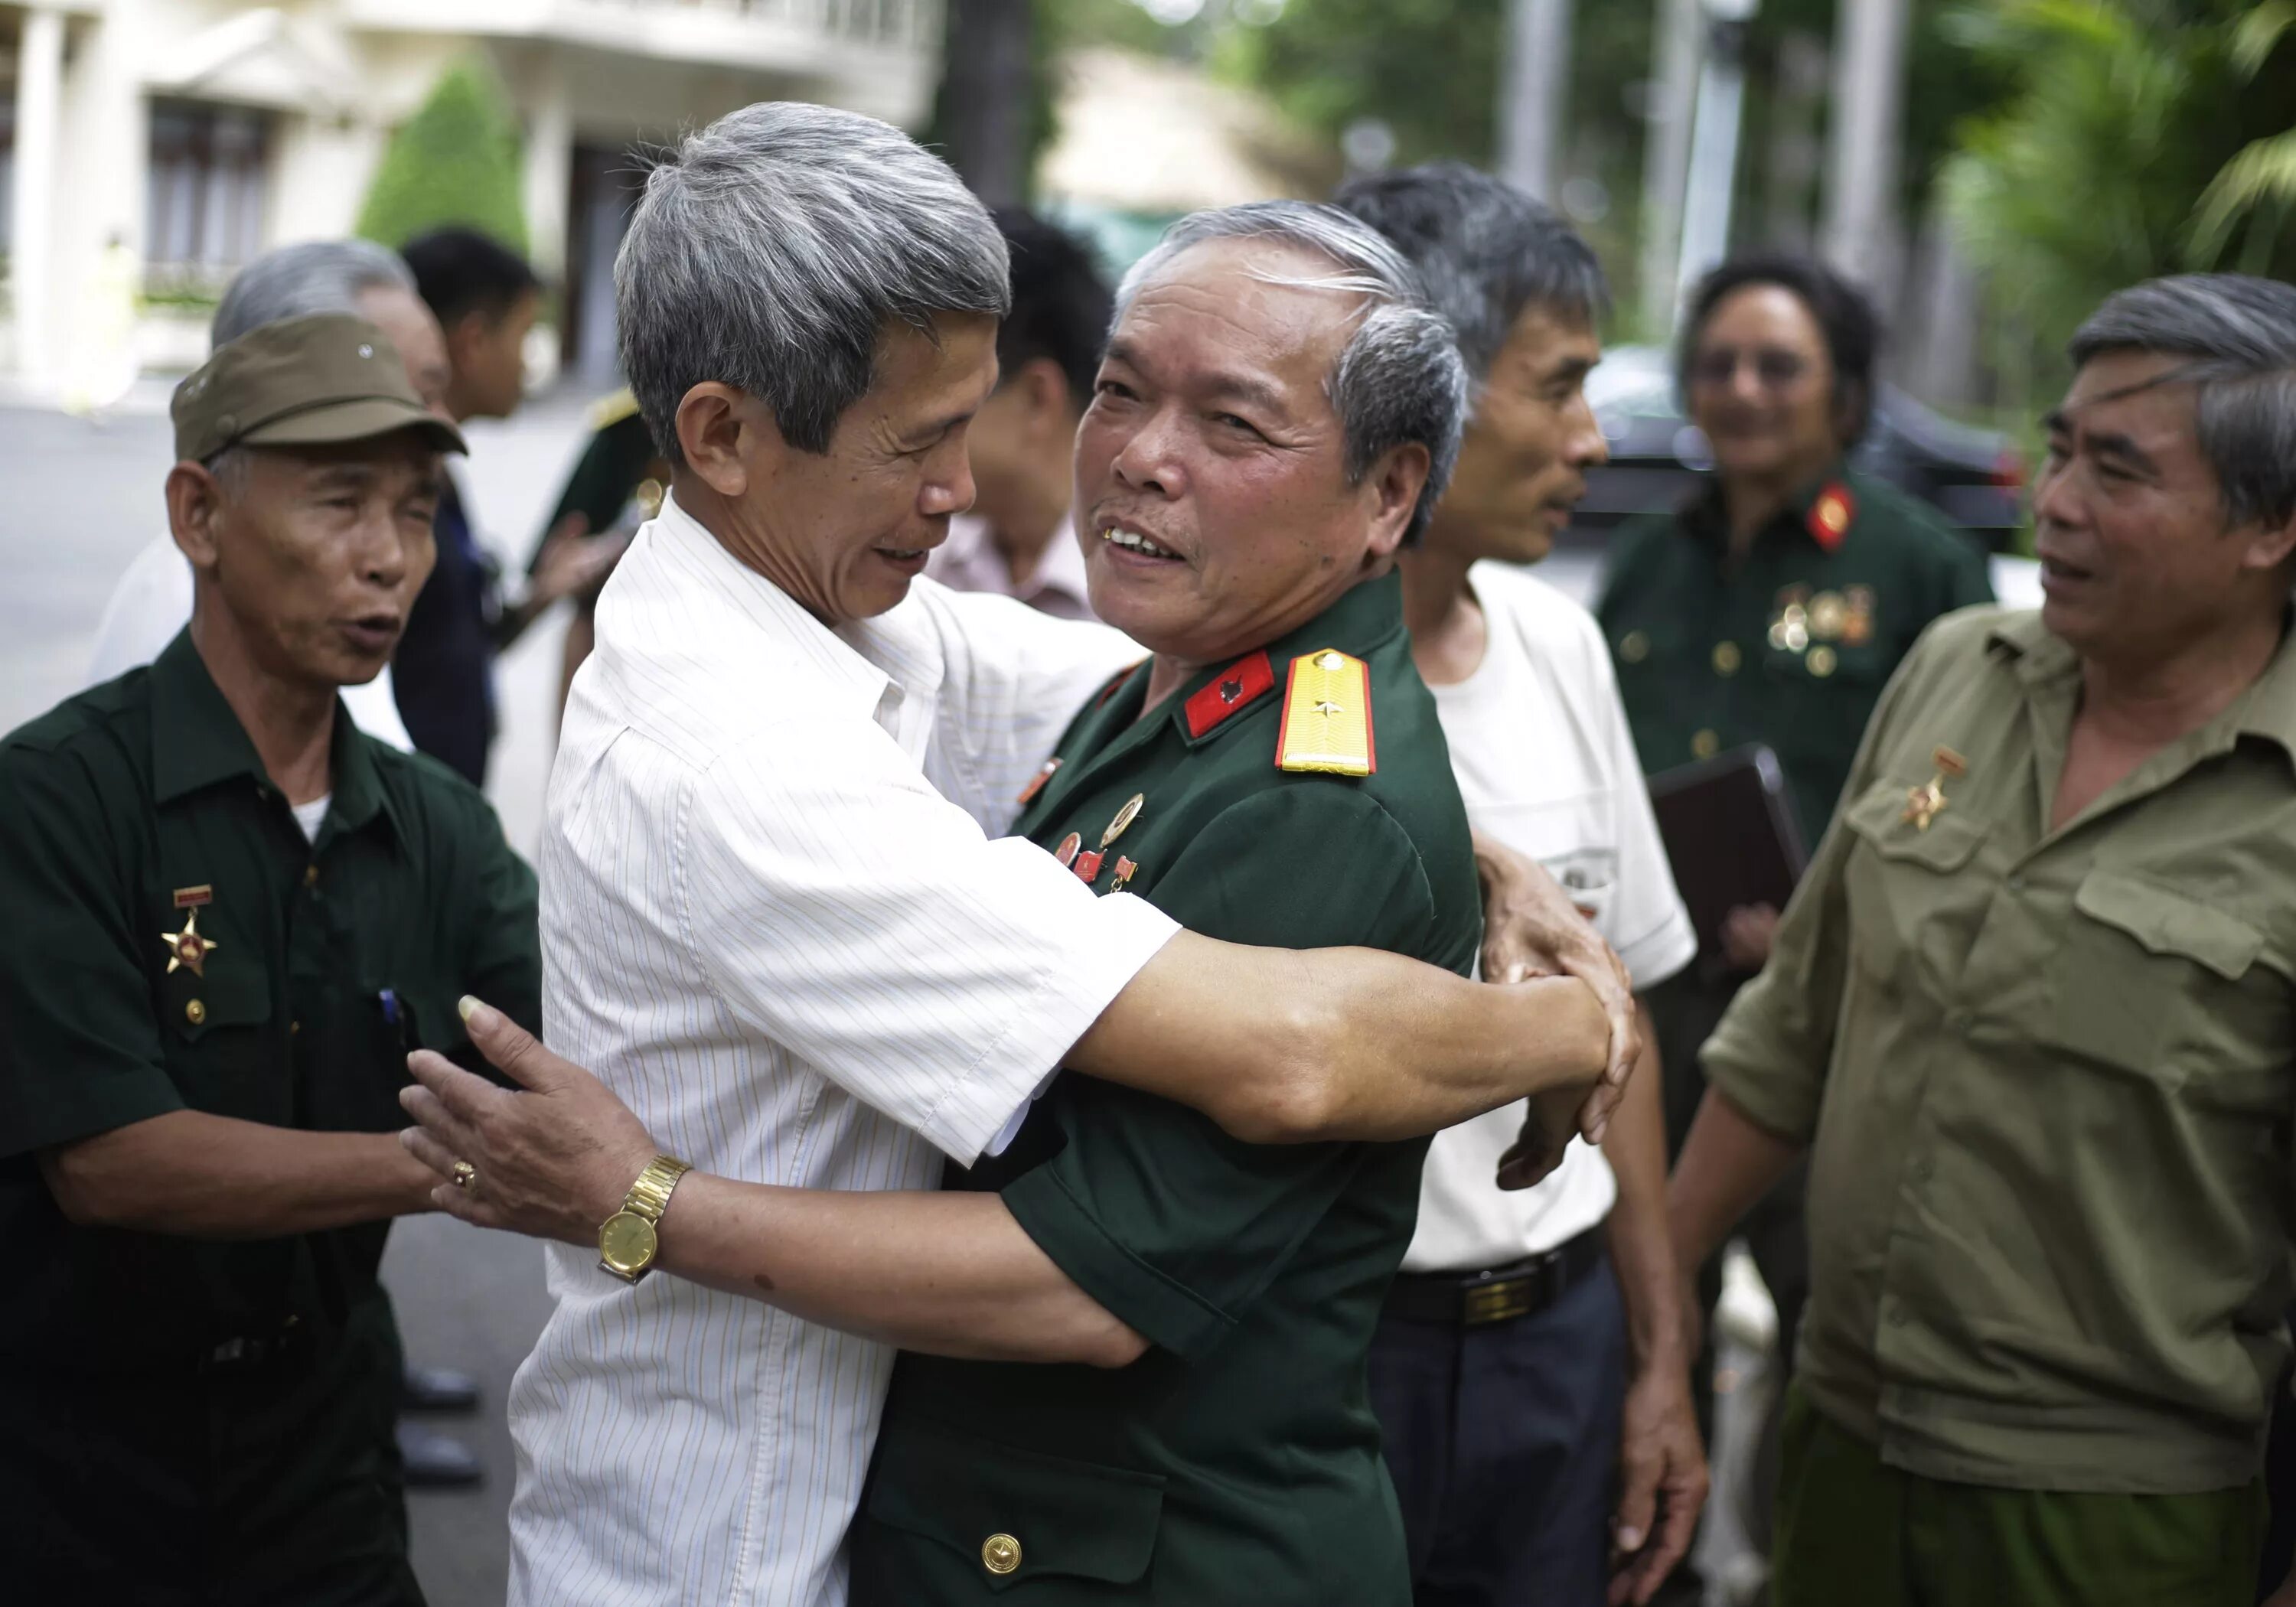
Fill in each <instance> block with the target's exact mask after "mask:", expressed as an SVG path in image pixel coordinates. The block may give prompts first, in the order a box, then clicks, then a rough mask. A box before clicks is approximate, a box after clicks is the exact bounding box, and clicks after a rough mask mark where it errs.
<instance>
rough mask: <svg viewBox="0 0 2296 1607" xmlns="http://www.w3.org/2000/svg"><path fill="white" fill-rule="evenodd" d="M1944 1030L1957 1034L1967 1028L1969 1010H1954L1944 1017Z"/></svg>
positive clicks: (1965, 1030)
mask: <svg viewBox="0 0 2296 1607" xmlns="http://www.w3.org/2000/svg"><path fill="white" fill-rule="evenodd" d="M1945 1025H1946V1030H1947V1031H1948V1032H1951V1033H1954V1034H1955V1035H1956V1036H1958V1035H1960V1034H1962V1033H1964V1032H1967V1031H1968V1030H1969V1012H1968V1011H1966V1010H1956V1011H1953V1012H1951V1013H1948V1015H1947V1016H1946V1018H1945Z"/></svg>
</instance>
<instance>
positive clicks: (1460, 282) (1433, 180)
mask: <svg viewBox="0 0 2296 1607" xmlns="http://www.w3.org/2000/svg"><path fill="white" fill-rule="evenodd" d="M1332 202H1333V205H1334V206H1337V207H1341V208H1343V209H1346V210H1347V211H1349V212H1351V213H1353V214H1354V215H1355V216H1356V217H1360V218H1362V219H1363V220H1364V221H1365V223H1367V224H1369V225H1371V226H1372V227H1373V228H1374V229H1377V230H1378V231H1379V232H1380V233H1381V234H1383V235H1385V236H1386V237H1387V239H1388V240H1389V242H1390V243H1392V244H1393V245H1394V246H1395V248H1396V249H1397V250H1399V251H1401V252H1402V253H1403V254H1404V255H1405V256H1406V257H1407V258H1410V259H1411V263H1412V266H1415V267H1416V268H1417V269H1418V270H1419V277H1420V280H1421V282H1422V283H1424V284H1425V285H1426V287H1427V294H1428V297H1429V299H1431V301H1433V302H1434V304H1435V310H1436V311H1438V312H1439V313H1441V314H1442V315H1443V316H1445V317H1446V318H1447V319H1449V320H1450V321H1451V327H1452V328H1453V329H1454V330H1456V331H1457V332H1458V336H1459V355H1460V356H1461V357H1464V358H1465V359H1466V360H1467V372H1468V373H1470V374H1471V375H1472V376H1473V377H1474V379H1475V380H1476V381H1478V382H1480V381H1483V380H1485V379H1488V378H1489V377H1490V372H1491V365H1492V363H1494V362H1495V361H1497V358H1498V355H1499V348H1501V347H1503V346H1505V344H1506V339H1507V332H1508V331H1510V330H1512V329H1513V327H1514V321H1515V320H1516V319H1517V318H1519V317H1521V316H1522V312H1523V309H1524V308H1525V307H1539V308H1541V309H1542V310H1544V311H1546V312H1549V313H1552V314H1554V315H1555V316H1557V317H1559V318H1562V319H1566V320H1570V321H1573V322H1577V323H1583V324H1590V325H1591V324H1595V323H1596V322H1597V321H1598V320H1600V318H1601V317H1602V316H1603V313H1604V312H1606V311H1608V310H1609V307H1610V287H1609V285H1608V284H1607V283H1605V282H1604V280H1603V265H1602V263H1601V262H1600V261H1599V260H1598V259H1597V258H1595V250H1594V248H1593V247H1592V246H1589V245H1588V244H1587V242H1585V241H1584V240H1582V239H1580V238H1579V234H1578V232H1577V231H1576V230H1574V229H1572V228H1571V226H1570V225H1569V224H1567V223H1565V222H1563V221H1562V218H1561V217H1559V216H1557V215H1556V214H1555V212H1554V209H1551V208H1549V207H1547V206H1546V205H1544V204H1542V203H1541V202H1539V201H1536V200H1534V199H1533V198H1532V197H1531V196H1530V194H1529V193H1528V192H1527V191H1524V190H1521V189H1519V188H1517V187H1516V186H1515V185H1513V184H1508V183H1507V182H1506V181H1505V179H1502V178H1494V177H1493V176H1491V175H1489V174H1488V173H1483V172H1480V171H1478V170H1477V169H1475V168H1470V167H1469V166H1467V164H1466V163H1464V162H1456V161H1443V162H1428V163H1426V164H1425V165H1423V166H1422V167H1417V168H1398V169H1397V170H1395V171H1393V172H1389V173H1374V174H1368V175H1366V176H1364V177H1361V178H1357V179H1354V180H1352V181H1350V182H1349V183H1348V184H1344V185H1342V186H1341V189H1340V191H1339V193H1337V194H1335V195H1333V197H1332Z"/></svg>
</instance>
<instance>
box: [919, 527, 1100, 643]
mask: <svg viewBox="0 0 2296 1607" xmlns="http://www.w3.org/2000/svg"><path fill="white" fill-rule="evenodd" d="M925 573H926V574H928V575H930V576H931V577H932V578H934V579H935V580H938V581H939V582H940V583H941V584H942V585H943V586H947V587H948V588H949V589H950V590H952V591H959V592H995V593H996V594H998V595H1000V596H1005V597H1011V598H1013V600H1014V601H1016V602H1020V603H1027V604H1028V605H1029V607H1030V608H1033V609H1035V610H1036V611H1037V612H1038V613H1043V614H1050V615H1052V616H1053V617H1054V619H1094V618H1095V617H1096V616H1095V614H1094V613H1093V611H1092V603H1091V602H1090V601H1089V600H1088V599H1087V594H1086V589H1085V578H1084V549H1083V548H1081V547H1079V546H1078V545H1077V537H1076V526H1075V524H1074V523H1073V522H1072V521H1069V520H1066V519H1063V520H1062V521H1061V528H1060V529H1057V530H1054V532H1053V538H1052V540H1050V541H1049V542H1047V543H1046V544H1045V555H1044V556H1043V557H1042V558H1041V559H1039V560H1037V572H1036V573H1035V574H1033V575H1031V576H1029V578H1027V579H1026V580H1024V581H1022V582H1021V584H1020V585H1018V586H1015V585H1014V584H1013V571H1012V570H1011V569H1010V568H1009V567H1008V566H1007V565H1006V564H1005V554H1003V553H1000V552H998V551H997V550H996V542H995V541H994V540H992V539H991V538H990V537H989V534H988V521H987V520H985V519H981V518H979V517H977V516H975V515H973V514H969V513H960V514H958V515H957V516H956V517H955V518H954V519H952V520H950V521H948V539H947V541H944V542H943V543H941V545H939V547H937V548H935V549H934V551H933V554H932V556H931V557H930V558H928V559H926V560H925Z"/></svg>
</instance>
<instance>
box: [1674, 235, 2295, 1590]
mask: <svg viewBox="0 0 2296 1607" xmlns="http://www.w3.org/2000/svg"><path fill="white" fill-rule="evenodd" d="M2072 357H2073V361H2074V363H2075V365H2076V367H2077V369H2078V373H2076V375H2075V378H2074V381H2073V383H2072V386H2071V390H2070V391H2069V392H2068V394H2067V396H2066V398H2065V400H2064V402H2063V403H2062V405H2061V406H2060V407H2059V408H2058V409H2057V410H2056V411H2055V412H2054V413H2053V414H2051V415H2050V418H2049V420H2048V424H2049V435H2050V447H2049V454H2048V459H2047V462H2046V464H2045V465H2044V467H2043V469H2042V471H2041V473H2040V475H2039V477H2038V480H2037V482H2036V487H2035V501H2034V513H2035V521H2036V526H2037V531H2038V553H2039V556H2040V559H2041V562H2042V567H2043V584H2044V589H2045V593H2046V603H2045V604H2044V606H2043V608H2042V609H2041V611H2040V612H2039V613H2038V615H2033V614H2012V613H2005V612H2002V611H1994V610H1973V611H1968V612H1965V613H1962V614H1958V615H1956V616H1954V617H1953V618H1952V619H1948V620H1947V621H1944V622H1942V623H1940V624H1939V626H1938V627H1935V628H1934V629H1933V630H1932V631H1931V632H1930V634H1929V635H1927V636H1926V637H1925V638H1924V639H1923V643H1922V644H1921V645H1920V646H1919V647H1917V648H1916V649H1915V652H1914V653H1913V655H1912V656H1911V657H1910V658H1909V659H1908V660H1907V663H1906V665H1905V667H1904V668H1903V669H1902V670H1901V671H1900V673H1899V675H1898V677H1897V678H1896V680H1895V681H1893V683H1892V684H1891V685H1890V690H1889V692H1888V693H1887V694H1886V695H1885V696H1884V698H1883V699H1882V704H1881V707H1880V708H1879V709H1877V710H1876V712H1875V715H1874V723H1873V725H1872V726H1871V728H1870V729H1869V730H1868V732H1867V734H1866V740H1865V743H1864V745H1863V747H1862V748H1861V749H1860V750H1859V753H1858V757H1857V761H1856V763H1855V764H1854V765H1853V766H1852V767H1851V771H1850V775H1849V785H1848V789H1847V791H1846V792H1845V794H1844V799H1843V805H1842V810H1841V816H1840V818H1839V819H1838V820H1837V822H1836V824H1835V825H1834V828H1833V831H1832V832H1830V833H1829V834H1828V836H1827V837H1826V840H1825V844H1824V846H1823V847H1822V848H1821V849H1820V850H1819V852H1818V854H1817V857H1816V861H1815V863H1814V864H1813V865H1812V866H1811V868H1810V872H1809V874H1808V877H1807V878H1806V880H1805V881H1804V882H1803V884H1802V887H1801V889H1800V891H1799V892H1798V893H1797V894H1796V896H1795V898H1794V901H1793V904H1792V906H1791V907H1790V908H1789V910H1788V911H1787V913H1786V915H1785V919H1784V922H1783V923H1782V924H1781V926H1780V928H1779V931H1778V939H1777V946H1776V949H1775V954H1774V955H1773V957H1772V960H1771V963H1770V965H1769V967H1768V969H1767V971H1766V972H1764V973H1763V975H1762V976H1761V977H1760V978H1759V979H1758V980H1756V981H1755V982H1754V983H1752V984H1751V986H1750V987H1748V988H1747V989H1746V990H1745V992H1744V993H1743V994H1742V995H1741V996H1740V997H1739V999H1738V1000H1737V1002H1736V1004H1734V1006H1733V1008H1732V1010H1731V1012H1730V1013H1729V1014H1728V1016H1727V1017H1726V1019H1725V1021H1723V1023H1722V1026H1721V1028H1720V1029H1719V1031H1718V1033H1717V1034H1716V1035H1715V1037H1714V1038H1713V1040H1712V1041H1711V1042H1710V1044H1709V1045H1707V1049H1706V1067H1707V1071H1708V1074H1709V1076H1710V1078H1711V1079H1712V1085H1713V1086H1712V1088H1711V1090H1710V1093H1709V1094H1708V1095H1707V1098H1706V1101H1705V1103H1704V1105H1703V1107H1702V1110H1701V1111H1700V1113H1699V1117H1698V1120H1697V1125H1696V1127H1694V1129H1693V1133H1692V1135H1691V1138H1690V1142H1689V1144H1688V1146H1687V1148H1686V1150H1685V1153H1684V1155H1683V1157H1682V1160H1681V1163H1680V1166H1679V1168H1678V1169H1677V1174H1676V1177H1675V1181H1674V1185H1673V1190H1672V1196H1671V1210H1672V1216H1673V1219H1674V1222H1675V1225H1676V1231H1677V1235H1678V1239H1677V1242H1678V1243H1679V1244H1680V1245H1681V1246H1682V1248H1683V1250H1685V1259H1686V1260H1688V1261H1690V1262H1692V1263H1694V1262H1695V1261H1696V1260H1697V1259H1700V1258H1701V1257H1702V1256H1703V1255H1704V1254H1705V1253H1707V1252H1708V1251H1710V1250H1711V1249H1712V1248H1713V1247H1714V1246H1715V1245H1716V1244H1717V1243H1718V1242H1719V1240H1720V1238H1721V1237H1722V1235H1723V1234H1725V1233H1726V1232H1727V1230H1728V1228H1729V1226H1730V1224H1731V1223H1732V1221H1733V1220H1734V1218H1736V1216H1737V1215H1738V1214H1739V1212H1740V1211H1741V1210H1743V1209H1744V1208H1745V1206H1746V1205H1747V1204H1749V1203H1750V1202H1751V1201H1752V1199H1753V1198H1754V1197H1755V1196H1756V1194H1757V1193H1759V1191H1760V1189H1761V1188H1762V1187H1763V1186H1765V1185H1767V1182H1768V1181H1769V1180H1770V1179H1771V1178H1772V1177H1775V1176H1776V1175H1777V1174H1778V1173H1779V1172H1780V1171H1781V1170H1783V1169H1784V1167H1785V1165H1786V1164H1787V1163H1788V1162H1789V1161H1790V1160H1791V1159H1792V1157H1793V1156H1794V1155H1796V1154H1798V1153H1799V1152H1800V1151H1801V1150H1802V1149H1803V1148H1804V1147H1805V1146H1808V1148H1809V1150H1810V1154H1811V1166H1810V1213H1809V1217H1810V1222H1811V1224H1812V1235H1811V1236H1812V1243H1811V1263H1812V1290H1811V1297H1810V1304H1809V1310H1808V1320H1807V1322H1806V1324H1805V1326H1804V1330H1803V1340H1802V1348H1801V1352H1800V1364H1799V1367H1798V1373H1797V1378H1796V1381H1795V1383H1794V1385H1793V1391H1794V1399H1793V1402H1792V1407H1791V1409H1790V1413H1789V1418H1788V1424H1787V1431H1786V1440H1785V1462H1784V1472H1783V1474H1782V1479H1781V1487H1780V1508H1779V1521H1778V1531H1777V1547H1776V1563H1777V1572H1776V1586H1777V1597H1776V1599H1777V1601H1778V1602H1779V1603H1781V1604H1782V1607H1801V1604H1802V1603H1812V1604H1815V1603H1828V1604H1831V1603H1841V1602H1849V1601H1855V1602H1858V1603H1880V1604H1883V1607H1887V1604H1889V1603H1900V1602H1904V1603H1912V1602H1951V1603H1956V1607H1963V1604H1970V1607H1985V1604H1987V1603H2003V1604H2004V1607H2007V1604H2009V1603H2016V1604H2017V1607H2035V1604H2040V1607H2047V1604H2050V1603H2066V1604H2067V1607H2071V1604H2073V1603H2115V1604H2119V1603H2132V1604H2134V1603H2161V1607H2169V1604H2170V1603H2174V1604H2175V1607H2211V1604H2214V1603H2223V1604H2224V1607H2234V1604H2235V1603H2238V1604H2240V1607H2246V1603H2249V1602H2251V1600H2252V1599H2253V1596H2254V1589H2255V1570H2256V1559H2257V1550H2258V1544H2259V1539H2260V1527H2259V1516H2260V1514H2259V1496H2258V1491H2257V1484H2256V1480H2257V1473H2258V1470H2259V1455H2260V1451H2261V1446H2262V1440H2263V1435H2264V1431H2265V1426H2266V1423H2267V1415H2268V1413H2269V1410H2270V1402H2271V1398H2272V1395H2273V1392H2274V1390H2275V1389H2276V1384H2277V1382H2278V1381H2279V1379H2280V1378H2281V1376H2282V1375H2283V1373H2284V1368H2285V1366H2286V1365H2287V1362H2288V1357H2289V1347H2288V1341H2287V1334H2286V1331H2285V1327H2284V1323H2283V1320H2282V1315H2281V1314H2282V1312H2283V1311H2284V1308H2286V1306H2287V1303H2288V1300H2289V1296H2290V1292H2291V1290H2290V1272H2289V1267H2290V1259H2289V1250H2290V1243H2289V1238H2288V1224H2287V1217H2286V1202H2287V1199H2288V1189H2289V1166H2290V1160H2291V1155H2290V1145H2291V1139H2290V1126H2289V1121H2290V1115H2291V1111H2292V1106H2296V1021H2292V992H2296V989H2292V979H2296V649H2292V647H2291V646H2290V645H2289V644H2288V642H2287V639H2286V634H2285V633H2286V627H2287V620H2288V610H2289V586H2290V582H2291V578H2292V570H2296V563H2292V554H2296V458H2292V456H2291V455H2290V454H2289V453H2288V451H2287V449H2286V443H2287V442H2288V441H2289V440H2291V439H2296V289H2292V288H2291V287H2289V286H2286V285H2280V284H2272V283H2267V282H2264V281H2260V280H2254V279H2246V278H2242V277H2238V276H2232V275H2222V276H2216V275H2210V276H2192V277H2187V278H2182V279H2169V280H2157V281H2153V282H2152V283H2147V284H2144V285H2141V286H2139V287H2137V288H2136V289H2134V290H2131V291H2124V292H2122V293H2121V294H2120V295H2118V296H2116V297H2114V298H2112V299H2111V300H2109V301H2108V302H2106V303H2105V305H2104V306H2103V307H2102V308H2101V309H2100V310H2099V311H2098V312H2097V314H2096V315H2095V316H2093V317H2092V318H2091V319H2090V321H2089V322H2088V323H2087V324H2086V325H2084V326H2083V328H2082V329H2081V331H2080V332H2079V334H2078V335H2077V336H2076V337H2075V340H2074V343H2073V348H2072ZM2291 1595H2296V1593H2292V1592H2291V1591H2290V1590H2289V1589H2288V1587H2283V1590H2282V1593H2281V1595H2279V1596H2277V1597H2276V1601H2285V1600H2287V1599H2288V1598H2289V1597H2290V1596H2291Z"/></svg>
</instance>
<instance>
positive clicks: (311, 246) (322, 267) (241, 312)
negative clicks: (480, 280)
mask: <svg viewBox="0 0 2296 1607" xmlns="http://www.w3.org/2000/svg"><path fill="white" fill-rule="evenodd" d="M377 289H381V290H402V291H406V293H407V294H408V295H410V296H411V295H413V294H414V271H413V270H412V269H410V268H409V267H408V266H406V262H405V260H404V259H403V258H400V256H399V255H398V252H397V251H394V250H391V249H390V248H389V246H382V245H377V244H375V242H373V241H372V240H308V241H305V242H303V243H301V244H300V245H283V246H279V247H276V248H275V249H274V250H268V251H266V252H264V253H263V255H262V256H260V257H258V258H256V259H255V260H254V261H252V262H250V263H249V264H248V265H247V266H245V267H243V268H242V269H240V270H239V272H238V273H237V274H236V275H234V276H233V278H232V282H231V283H230V284H229V285H228V286H226V287H225V291H224V292H223V300H222V301H221V302H220V303H218V304H217V307H216V311H215V322H214V324H212V325H211V326H210V327H209V340H210V341H211V342H212V343H213V344H215V345H217V346H222V345H225V344H226V343H228V342H230V341H233V340H238V339H239V338H240V336H242V335H243V334H245V333H247V332H248V331H250V330H251V329H260V328H262V327H263V326H264V325H265V324H276V323H278V322H279V321H280V320H281V319H282V318H300V317H303V316H307V315H308V314H311V313H353V314H356V313H357V311H358V310H359V298H360V297H361V296H363V295H365V293H366V292H367V291H371V290H377Z"/></svg>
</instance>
